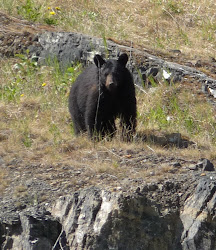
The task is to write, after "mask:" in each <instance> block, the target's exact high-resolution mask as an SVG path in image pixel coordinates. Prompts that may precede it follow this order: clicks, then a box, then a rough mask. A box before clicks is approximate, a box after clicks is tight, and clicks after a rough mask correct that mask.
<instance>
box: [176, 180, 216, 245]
mask: <svg viewBox="0 0 216 250" xmlns="http://www.w3.org/2000/svg"><path fill="white" fill-rule="evenodd" d="M215 202H216V182H215V181H210V180H209V179H207V178H205V179H201V180H200V182H199V184H198V185H197V187H196V190H195V192H194V193H193V194H192V195H191V196H190V197H189V198H188V199H187V200H186V202H185V205H184V208H183V211H182V212H181V215H180V218H181V221H182V223H183V227H184V230H183V233H182V238H181V240H182V246H183V249H188V250H189V249H216V237H215V233H216V224H215V223H216V220H215V206H216V203H215Z"/></svg>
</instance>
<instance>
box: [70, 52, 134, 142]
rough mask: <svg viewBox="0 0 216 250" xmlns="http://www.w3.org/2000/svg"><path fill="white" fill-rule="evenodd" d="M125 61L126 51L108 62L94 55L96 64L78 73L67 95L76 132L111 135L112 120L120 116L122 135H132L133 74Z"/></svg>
mask: <svg viewBox="0 0 216 250" xmlns="http://www.w3.org/2000/svg"><path fill="white" fill-rule="evenodd" d="M127 61H128V56H127V55H126V54H122V55H121V56H120V57H119V58H118V60H108V61H104V59H103V58H102V57H101V56H99V55H96V56H95V57H94V62H95V65H91V66H89V67H88V68H86V69H85V70H84V71H83V72H82V73H81V74H80V75H79V76H78V78H77V80H76V81H75V83H74V84H73V85H72V88H71V91H70V96H69V110H70V113H71V117H72V121H73V124H74V130H75V133H76V134H79V133H81V132H85V131H88V134H89V136H90V137H91V138H95V136H96V138H98V136H101V137H104V136H105V135H110V136H112V135H113V134H114V132H115V131H116V126H115V119H116V118H117V117H120V125H121V127H122V135H123V138H124V139H126V140H128V139H130V138H131V136H132V134H133V133H134V132H135V128H136V97H135V88H134V84H133V78H132V75H131V73H130V72H129V70H128V69H127V68H126V67H125V66H126V63H127ZM99 72H100V73H99ZM98 98H99V100H98Z"/></svg>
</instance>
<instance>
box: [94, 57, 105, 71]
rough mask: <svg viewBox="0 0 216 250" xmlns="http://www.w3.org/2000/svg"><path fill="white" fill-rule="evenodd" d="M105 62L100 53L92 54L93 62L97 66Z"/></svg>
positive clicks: (99, 66)
mask: <svg viewBox="0 0 216 250" xmlns="http://www.w3.org/2000/svg"><path fill="white" fill-rule="evenodd" d="M105 62H106V61H105V60H104V59H103V58H102V57H101V56H100V55H98V54H97V55H95V56H94V63H95V65H96V66H97V67H98V68H101V67H102V65H103V64H104V63H105Z"/></svg>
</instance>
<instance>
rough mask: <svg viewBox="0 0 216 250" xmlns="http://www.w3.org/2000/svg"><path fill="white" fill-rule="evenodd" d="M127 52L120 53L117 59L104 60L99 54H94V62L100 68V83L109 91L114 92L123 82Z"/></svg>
mask: <svg viewBox="0 0 216 250" xmlns="http://www.w3.org/2000/svg"><path fill="white" fill-rule="evenodd" d="M127 61H128V56H127V54H125V53H124V54H121V55H120V56H119V58H118V59H117V60H113V59H110V60H107V61H105V60H104V59H103V58H102V57H101V56H100V55H95V56H94V63H95V65H96V66H97V67H98V68H99V69H100V84H101V85H102V86H105V88H106V89H107V90H108V91H110V92H115V91H116V90H117V88H118V87H119V86H121V85H122V84H123V82H124V77H125V70H126V64H127Z"/></svg>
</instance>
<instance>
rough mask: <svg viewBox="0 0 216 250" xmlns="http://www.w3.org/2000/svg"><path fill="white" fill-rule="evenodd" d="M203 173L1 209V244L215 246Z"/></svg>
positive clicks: (211, 187)
mask: <svg viewBox="0 0 216 250" xmlns="http://www.w3.org/2000/svg"><path fill="white" fill-rule="evenodd" d="M201 175H202V176H200V173H198V174H194V176H193V178H191V179H190V180H188V179H185V176H182V177H181V180H176V181H174V180H173V181H171V180H170V181H163V182H157V183H151V184H146V185H144V186H139V187H137V189H136V190H134V191H133V192H132V191H127V190H121V188H120V187H119V190H114V191H109V190H105V189H101V188H96V187H91V188H87V189H83V190H81V191H78V192H75V193H73V194H71V195H66V196H62V197H60V198H59V199H57V201H56V202H55V204H54V205H53V206H52V207H50V208H47V209H42V208H38V207H35V208H34V209H33V208H31V209H24V210H23V211H21V212H19V213H15V212H14V211H11V213H10V216H9V214H6V213H5V214H4V216H3V215H2V214H1V223H0V244H1V249H23V250H24V249H25V250H29V249H37V250H42V249H98V250H99V249H104V250H105V249H128V250H132V249H133V250H135V249H155V250H159V249H160V250H161V249H162V250H163V249H171V250H178V249H179V250H180V249H184V250H189V249H190V250H191V249H200V250H201V249H202V250H208V249H216V238H215V233H216V224H215V207H216V181H215V178H216V174H215V172H206V171H205V173H204V172H203V173H202V174H201ZM48 210H49V211H48Z"/></svg>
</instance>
